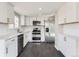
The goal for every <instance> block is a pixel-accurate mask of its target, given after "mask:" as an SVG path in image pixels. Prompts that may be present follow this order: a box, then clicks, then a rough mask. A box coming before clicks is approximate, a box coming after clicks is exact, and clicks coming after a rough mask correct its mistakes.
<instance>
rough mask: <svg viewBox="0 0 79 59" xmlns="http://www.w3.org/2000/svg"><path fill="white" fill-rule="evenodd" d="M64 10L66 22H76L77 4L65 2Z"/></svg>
mask: <svg viewBox="0 0 79 59" xmlns="http://www.w3.org/2000/svg"><path fill="white" fill-rule="evenodd" d="M64 7H65V10H66V13H65V14H66V23H71V22H77V19H76V17H77V13H76V12H77V5H76V3H75V2H70V3H67V4H66V5H65V6H64Z"/></svg>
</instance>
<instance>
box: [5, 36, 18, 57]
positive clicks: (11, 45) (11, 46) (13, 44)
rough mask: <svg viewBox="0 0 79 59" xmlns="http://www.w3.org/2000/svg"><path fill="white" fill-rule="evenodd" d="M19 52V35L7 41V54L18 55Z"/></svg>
mask: <svg viewBox="0 0 79 59" xmlns="http://www.w3.org/2000/svg"><path fill="white" fill-rule="evenodd" d="M17 55H18V54H17V37H14V38H12V39H10V40H8V41H6V56H7V57H16V56H17Z"/></svg>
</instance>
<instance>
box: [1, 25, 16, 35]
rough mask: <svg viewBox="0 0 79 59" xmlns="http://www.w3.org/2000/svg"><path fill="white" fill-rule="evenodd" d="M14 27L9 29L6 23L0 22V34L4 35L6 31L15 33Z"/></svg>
mask: <svg viewBox="0 0 79 59" xmlns="http://www.w3.org/2000/svg"><path fill="white" fill-rule="evenodd" d="M15 32H16V29H15V30H14V29H9V28H8V25H6V24H0V36H2V35H6V34H8V33H15Z"/></svg>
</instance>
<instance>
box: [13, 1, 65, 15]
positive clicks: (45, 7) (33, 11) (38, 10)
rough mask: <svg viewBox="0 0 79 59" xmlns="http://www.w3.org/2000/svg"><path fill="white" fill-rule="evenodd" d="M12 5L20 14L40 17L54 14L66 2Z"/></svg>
mask: <svg viewBox="0 0 79 59" xmlns="http://www.w3.org/2000/svg"><path fill="white" fill-rule="evenodd" d="M12 4H13V5H14V10H15V11H16V12H17V13H19V14H22V15H27V16H38V15H50V14H54V13H55V12H56V11H57V10H58V8H60V7H61V6H62V5H63V4H64V2H12Z"/></svg>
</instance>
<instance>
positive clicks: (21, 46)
mask: <svg viewBox="0 0 79 59" xmlns="http://www.w3.org/2000/svg"><path fill="white" fill-rule="evenodd" d="M23 36H24V35H23V34H20V35H18V55H20V53H21V52H22V50H23V40H24V38H23Z"/></svg>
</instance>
